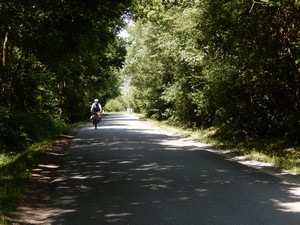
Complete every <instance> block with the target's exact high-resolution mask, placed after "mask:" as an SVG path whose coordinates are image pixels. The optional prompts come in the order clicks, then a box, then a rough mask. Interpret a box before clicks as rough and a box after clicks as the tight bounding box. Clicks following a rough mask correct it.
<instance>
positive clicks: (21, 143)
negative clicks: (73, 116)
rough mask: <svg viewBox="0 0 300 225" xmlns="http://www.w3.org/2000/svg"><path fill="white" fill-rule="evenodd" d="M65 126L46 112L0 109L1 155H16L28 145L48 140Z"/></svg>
mask: <svg viewBox="0 0 300 225" xmlns="http://www.w3.org/2000/svg"><path fill="white" fill-rule="evenodd" d="M66 127H67V126H66V124H65V123H64V122H63V121H61V120H59V119H58V118H54V117H53V116H52V115H50V114H49V113H47V112H44V111H39V110H32V111H20V110H14V109H9V108H4V107H2V108H0V133H1V136H0V147H1V149H2V152H3V153H9V152H10V153H17V152H20V151H22V150H24V149H26V148H27V147H28V146H29V145H30V144H32V143H34V142H37V141H41V140H44V139H49V138H51V137H53V136H54V135H56V134H58V133H61V132H62V131H64V129H66Z"/></svg>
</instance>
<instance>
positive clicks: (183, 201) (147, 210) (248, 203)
mask: <svg viewBox="0 0 300 225" xmlns="http://www.w3.org/2000/svg"><path fill="white" fill-rule="evenodd" d="M208 148H209V147H208V146H207V145H203V146H201V144H199V145H194V144H192V143H190V142H187V141H185V140H184V139H181V138H180V137H178V136H172V135H170V134H168V133H166V132H163V131H160V130H159V129H157V128H154V127H152V126H151V125H149V124H148V123H147V122H142V121H139V120H138V119H136V118H134V117H133V116H130V115H126V114H112V115H108V116H106V117H105V118H104V119H103V120H102V122H101V124H100V126H99V128H98V129H97V130H95V129H94V128H93V126H92V124H90V123H89V124H86V125H85V126H84V127H83V128H82V129H80V131H79V132H78V134H77V135H76V138H74V140H73V141H72V144H71V146H70V148H69V151H68V153H67V154H66V156H65V159H64V161H63V165H62V167H61V168H60V169H59V174H60V176H59V177H58V179H56V180H55V189H54V190H53V195H52V205H51V211H50V214H49V216H50V217H49V218H50V219H49V221H50V224H55V225H59V224H70V225H77V224H78V225H102V224H113V225H202V224H203V225H223V224H224V225H225V224H226V225H227V224H228V225H247V224H251V225H277V224H280V225H293V224H295V225H296V224H297V225H299V224H300V194H299V186H298V185H296V184H291V183H285V182H283V180H281V179H279V178H277V177H274V176H271V175H269V174H267V173H264V172H261V171H259V170H256V169H253V168H250V167H247V166H245V165H242V164H239V163H237V162H234V161H231V160H228V159H226V158H224V157H223V156H221V155H219V154H214V153H212V152H209V151H207V150H208Z"/></svg>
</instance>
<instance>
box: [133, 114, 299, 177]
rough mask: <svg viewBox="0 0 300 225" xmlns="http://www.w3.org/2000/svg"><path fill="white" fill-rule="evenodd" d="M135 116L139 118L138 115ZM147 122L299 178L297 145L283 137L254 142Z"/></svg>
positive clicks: (204, 131)
mask: <svg viewBox="0 0 300 225" xmlns="http://www.w3.org/2000/svg"><path fill="white" fill-rule="evenodd" d="M138 116H139V117H141V115H138ZM148 121H149V122H151V123H153V124H155V125H156V126H158V127H160V128H162V129H164V130H167V131H169V132H171V133H174V134H178V135H180V136H183V137H189V138H191V139H192V140H195V141H199V142H204V143H207V144H211V145H213V146H215V147H217V148H219V149H222V150H226V151H230V152H234V153H236V154H238V155H243V156H246V157H247V158H249V159H253V160H257V161H260V162H266V163H271V164H272V165H274V166H275V167H278V168H280V169H284V170H287V171H289V172H290V173H293V174H300V144H299V143H298V142H290V141H288V140H287V139H286V138H285V137H281V138H265V139H255V138H250V137H239V135H235V134H228V133H227V134H226V133H221V132H219V131H218V130H217V129H216V128H209V129H202V130H200V129H184V128H182V127H178V126H173V125H170V124H168V123H166V122H158V121H153V120H148Z"/></svg>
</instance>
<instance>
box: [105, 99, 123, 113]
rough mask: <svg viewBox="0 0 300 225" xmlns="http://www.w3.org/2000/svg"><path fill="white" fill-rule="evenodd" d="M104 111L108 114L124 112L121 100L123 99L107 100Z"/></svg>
mask: <svg viewBox="0 0 300 225" xmlns="http://www.w3.org/2000/svg"><path fill="white" fill-rule="evenodd" d="M104 108H105V111H108V112H123V111H126V103H125V101H124V99H123V97H118V98H115V99H111V100H109V101H108V102H107V103H106V104H105V107H104Z"/></svg>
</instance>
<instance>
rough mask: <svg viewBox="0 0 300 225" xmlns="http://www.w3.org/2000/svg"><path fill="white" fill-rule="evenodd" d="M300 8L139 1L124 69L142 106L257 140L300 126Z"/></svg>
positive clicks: (286, 4) (204, 1) (260, 3)
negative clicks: (241, 132) (259, 137)
mask: <svg viewBox="0 0 300 225" xmlns="http://www.w3.org/2000/svg"><path fill="white" fill-rule="evenodd" d="M297 2H298V1H255V2H251V1H218V2H216V1H208V0H200V1H189V3H187V2H186V1H147V2H145V3H142V2H139V5H138V6H136V7H135V8H134V12H136V16H135V18H136V21H135V24H136V25H135V26H134V28H133V31H132V32H131V35H132V40H131V45H130V46H129V47H128V49H129V55H128V56H127V58H126V64H125V71H126V73H127V75H130V76H131V77H132V84H133V85H134V86H135V87H136V88H135V89H136V91H137V94H136V96H138V97H139V99H140V105H139V108H140V109H143V110H144V111H146V112H150V111H152V112H153V111H155V112H156V114H157V113H159V114H160V115H162V117H163V118H165V119H171V120H175V121H176V120H177V121H181V122H183V123H186V124H197V125H198V126H210V125H213V126H219V127H220V128H226V129H232V130H239V129H241V130H242V131H243V133H245V132H246V133H248V134H251V135H260V136H264V135H275V134H283V133H284V132H287V131H288V130H289V129H294V128H293V127H294V126H296V127H297V126H298V127H299V126H300V124H299V121H300V118H299V116H297V115H298V113H297V111H298V110H299V105H300V103H299V94H298V93H299V88H300V86H299V76H300V75H299V64H298V61H299V57H300V52H299V40H300V39H299V38H300V36H299V35H300V33H299V27H300V24H299V19H298V17H299V7H298V6H297V4H298V3H297ZM154 12H155V13H154ZM149 15H151V16H149ZM146 93H147V94H146ZM149 115H151V113H150V114H149Z"/></svg>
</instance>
